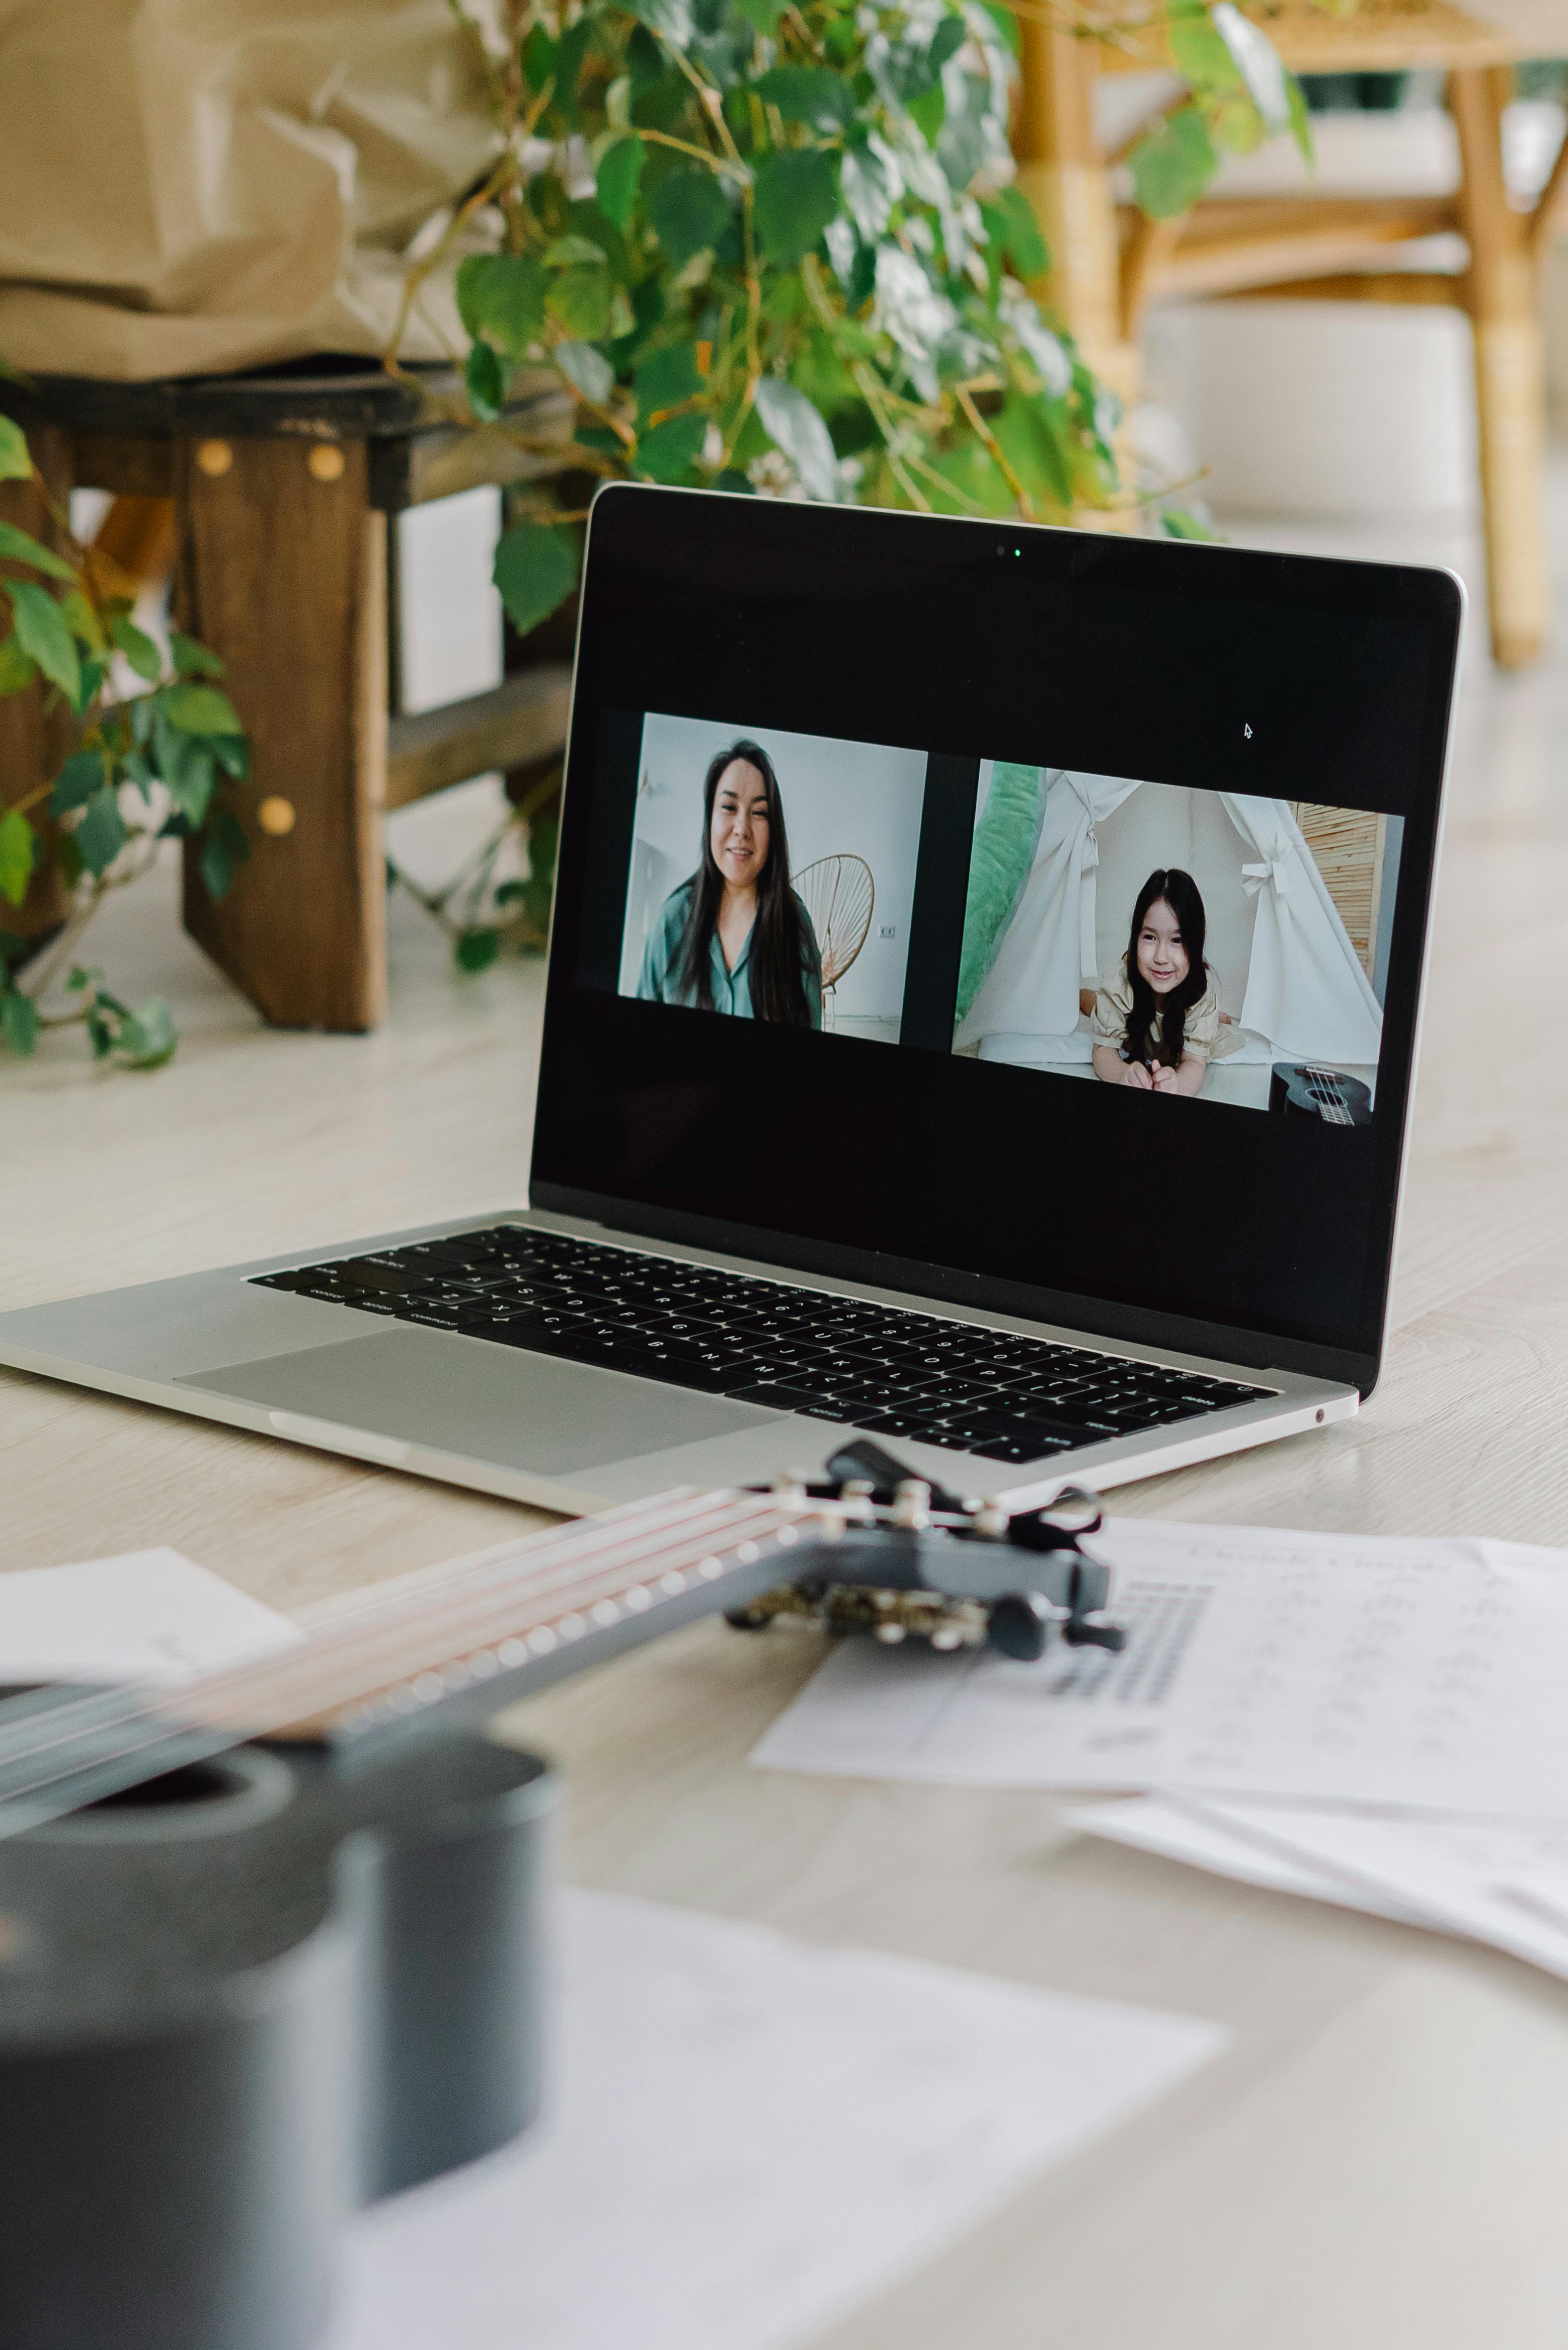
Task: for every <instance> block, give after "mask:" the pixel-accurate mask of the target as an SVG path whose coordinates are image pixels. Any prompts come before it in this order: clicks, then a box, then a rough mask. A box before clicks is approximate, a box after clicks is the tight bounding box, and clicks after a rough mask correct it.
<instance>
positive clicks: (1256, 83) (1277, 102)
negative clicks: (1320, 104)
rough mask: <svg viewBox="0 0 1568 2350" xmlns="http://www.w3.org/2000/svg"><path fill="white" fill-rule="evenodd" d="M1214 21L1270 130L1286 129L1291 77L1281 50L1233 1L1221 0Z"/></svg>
mask: <svg viewBox="0 0 1568 2350" xmlns="http://www.w3.org/2000/svg"><path fill="white" fill-rule="evenodd" d="M1212 22H1213V26H1214V31H1215V34H1216V35H1217V36H1218V38H1219V39H1220V41H1221V42H1222V43H1223V45H1224V47H1225V48H1226V50H1227V52H1228V53H1229V55H1230V57H1231V59H1232V60H1233V63H1234V66H1235V70H1236V72H1237V73H1238V74H1239V75H1240V77H1241V80H1242V81H1243V82H1244V83H1245V84H1246V86H1247V95H1248V97H1249V98H1250V99H1251V101H1252V103H1253V105H1254V106H1255V107H1256V108H1257V109H1258V111H1259V113H1260V114H1261V115H1262V118H1263V120H1264V121H1265V122H1266V123H1267V125H1268V127H1269V129H1270V130H1272V131H1279V130H1284V128H1285V126H1286V124H1287V123H1288V122H1289V120H1290V117H1291V99H1290V77H1289V75H1288V74H1287V73H1286V71H1285V68H1284V60H1283V59H1282V57H1281V56H1280V53H1279V51H1278V49H1276V48H1275V47H1274V45H1273V43H1272V41H1271V40H1270V38H1269V36H1268V35H1267V33H1265V32H1264V31H1263V29H1262V26H1259V25H1254V24H1252V23H1251V21H1250V20H1249V19H1248V18H1247V17H1245V16H1242V14H1241V10H1240V9H1239V8H1234V7H1232V6H1231V0H1219V5H1218V6H1217V7H1216V8H1215V9H1214V10H1213V13H1212Z"/></svg>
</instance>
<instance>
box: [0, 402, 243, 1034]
mask: <svg viewBox="0 0 1568 2350" xmlns="http://www.w3.org/2000/svg"><path fill="white" fill-rule="evenodd" d="M5 482H17V483H26V484H36V487H37V490H38V493H39V495H40V497H41V499H42V504H43V508H44V511H45V512H46V513H47V517H48V537H49V543H48V544H47V545H46V544H45V542H44V540H43V539H42V538H40V537H38V536H35V535H34V534H33V533H32V532H30V531H28V530H26V529H24V528H22V527H21V525H19V524H16V523H14V522H9V521H5V520H0V562H4V564H5V570H4V572H0V631H3V633H0V697H4V696H6V695H10V694H16V693H22V692H26V691H29V690H34V689H36V690H37V691H40V692H41V693H43V694H44V695H45V696H46V697H47V700H48V702H50V704H51V705H52V706H53V707H54V708H56V709H62V708H63V710H64V711H66V712H68V713H69V718H70V722H71V723H70V729H69V733H70V739H71V742H72V746H73V747H72V748H71V750H70V752H69V754H68V755H67V757H66V758H65V760H64V762H63V764H61V765H60V767H59V769H58V772H57V773H56V774H54V775H48V776H46V777H45V778H44V779H42V780H41V781H39V782H36V783H32V782H31V781H30V780H26V779H25V780H24V782H23V784H22V786H21V788H19V789H18V788H17V787H16V782H15V779H13V778H10V777H4V778H0V785H4V788H3V789H0V1042H3V1043H4V1044H5V1046H6V1047H7V1048H8V1049H9V1050H10V1051H11V1052H12V1053H13V1054H16V1055H28V1054H31V1053H32V1052H33V1051H35V1050H36V1045H37V1043H38V1038H39V1035H40V1034H41V1032H42V1031H43V1030H45V1029H47V1028H50V1027H75V1026H80V1027H81V1028H82V1029H83V1030H84V1032H85V1034H86V1035H87V1038H88V1043H89V1045H91V1048H92V1052H93V1055H94V1056H95V1058H97V1059H99V1060H104V1061H108V1060H112V1061H114V1062H116V1063H118V1064H119V1066H124V1067H130V1068H155V1067H157V1066H160V1065H161V1063H162V1062H164V1061H167V1060H168V1059H169V1057H170V1055H171V1054H172V1052H173V1051H174V1047H175V1043H176V1041H177V1040H176V1036H175V1032H174V1024H173V1021H172V1019H171V1015H170V1012H169V1007H168V1005H167V1004H166V1003H163V1001H162V1000H161V998H160V997H153V998H151V1000H150V1001H149V1002H147V1003H143V1004H140V1005H139V1006H138V1007H136V1008H135V1009H134V1010H132V1009H131V1008H130V1006H129V1005H127V1004H125V1003H122V1002H121V1001H120V1000H119V997H118V996H116V995H114V994H113V993H111V992H110V990H109V986H108V984H107V983H106V981H105V979H104V975H103V973H102V972H100V971H99V970H97V969H95V968H94V967H92V966H91V965H89V964H87V963H84V962H82V961H81V960H80V958H79V952H78V950H79V947H80V944H81V939H82V933H83V931H85V930H86V929H87V927H88V923H89V922H90V921H91V920H92V917H93V915H94V914H95V913H96V912H97V910H98V909H99V905H100V904H101V903H102V901H103V899H104V898H105V897H106V896H107V894H108V893H109V890H111V889H119V888H121V887H123V886H125V884H127V883H129V882H131V881H135V880H137V879H140V877H141V876H142V874H144V873H145V872H146V871H148V870H149V868H151V864H152V862H153V860H154V858H156V856H157V853H158V847H159V843H160V842H161V840H163V839H165V838H167V837H170V836H179V837H184V836H187V835H194V836H196V837H198V839H199V840H200V843H201V848H200V855H199V864H200V871H201V876H202V884H203V886H204V887H205V888H206V889H208V890H209V891H210V892H211V893H212V894H213V896H214V897H222V896H223V892H224V891H225V890H226V889H227V888H228V886H229V883H230V881H231V879H232V878H233V875H234V867H235V866H236V865H237V864H239V863H240V862H242V861H243V860H244V858H246V857H247V856H248V855H249V853H250V844H249V841H248V839H247V837H246V834H245V830H244V826H243V825H242V823H241V822H240V819H239V816H238V814H237V811H236V808H235V806H234V795H235V791H236V787H237V786H238V785H240V784H242V783H243V781H244V776H245V774H246V772H247V768H248V764H249V745H248V743H247V742H246V738H245V735H244V730H243V728H242V726H241V724H240V721H239V719H238V717H237V716H236V714H235V712H234V706H233V704H232V703H231V702H230V701H229V699H228V696H227V695H226V694H225V693H224V692H223V690H222V688H221V686H220V685H219V684H218V683H217V682H216V681H217V679H219V678H220V677H221V676H222V674H223V664H222V662H221V661H219V660H217V658H216V657H215V655H213V653H211V652H209V651H207V650H206V649H205V648H204V647H203V646H202V645H199V644H197V643H196V642H195V641H194V640H193V639H192V638H189V637H185V636H182V635H181V634H180V632H179V631H178V630H174V631H172V632H171V638H170V650H169V653H168V655H167V656H165V654H164V652H163V651H162V650H161V648H160V647H159V646H158V645H157V644H155V643H154V642H153V640H152V639H151V637H150V636H148V635H147V634H146V632H145V631H144V630H143V629H140V628H138V627H137V625H136V624H135V622H134V621H133V619H131V598H130V597H129V596H128V595H126V594H124V593H123V592H120V590H121V587H122V585H123V583H119V582H115V581H113V580H111V579H110V578H109V577H108V576H107V574H106V569H105V567H103V566H102V565H101V564H98V563H95V562H94V560H93V558H92V556H91V555H90V553H89V551H88V549H87V548H85V547H82V546H78V544H77V542H76V541H75V540H74V539H73V538H72V536H71V535H70V532H69V527H68V522H67V516H66V515H64V513H63V512H60V511H57V510H56V509H55V508H54V507H53V505H52V503H51V502H50V501H49V500H48V499H47V493H45V492H44V491H43V485H42V484H40V483H37V477H36V474H35V470H34V466H33V462H32V458H31V456H30V454H29V452H28V449H27V443H26V437H25V436H24V434H23V432H22V430H21V427H20V426H19V425H17V424H16V423H15V422H14V421H12V419H10V418H9V417H7V416H4V415H0V483H5ZM7 623H8V626H7V625H6V624H7ZM40 868H52V874H53V879H54V880H55V882H56V884H57V889H56V896H57V899H58V905H59V919H58V920H57V922H56V923H55V924H54V925H52V926H51V930H50V931H46V932H45V934H44V935H43V936H42V938H41V939H40V938H39V937H37V936H33V937H23V936H21V935H19V934H17V933H16V932H15V931H8V930H7V929H6V927H5V910H6V908H7V907H10V908H18V907H20V906H21V905H22V903H23V900H24V899H26V897H27V895H28V892H29V889H31V887H32V886H33V882H34V877H35V874H36V873H37V872H38V871H39V869H40Z"/></svg>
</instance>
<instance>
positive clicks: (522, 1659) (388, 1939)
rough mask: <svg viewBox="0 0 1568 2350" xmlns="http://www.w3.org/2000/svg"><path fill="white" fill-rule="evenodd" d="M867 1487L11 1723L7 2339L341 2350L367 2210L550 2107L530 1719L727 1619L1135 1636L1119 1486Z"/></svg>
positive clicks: (319, 1619)
mask: <svg viewBox="0 0 1568 2350" xmlns="http://www.w3.org/2000/svg"><path fill="white" fill-rule="evenodd" d="M832 1469H833V1471H836V1477H835V1479H834V1482H831V1483H827V1484H824V1485H820V1486H814V1487H811V1488H806V1487H803V1486H801V1485H799V1484H796V1483H794V1482H785V1481H781V1482H780V1483H779V1484H778V1485H777V1486H776V1487H775V1488H774V1490H772V1491H768V1492H695V1491H680V1492H670V1493H665V1494H662V1495H660V1496H659V1497H658V1498H657V1499H656V1500H653V1501H650V1502H643V1503H635V1504H633V1505H630V1506H628V1507H627V1508H623V1509H618V1510H613V1511H610V1512H607V1513H605V1514H604V1515H603V1516H599V1517H595V1518H589V1519H586V1520H583V1521H581V1522H579V1523H576V1524H572V1525H567V1526H563V1527H559V1528H553V1529H550V1530H548V1531H546V1532H545V1533H542V1534H535V1535H533V1536H530V1537H528V1538H527V1539H525V1540H524V1541H522V1542H520V1543H516V1544H509V1545H507V1546H506V1547H505V1548H504V1549H503V1550H500V1551H497V1552H491V1553H487V1554H485V1555H483V1556H481V1557H479V1558H476V1559H474V1560H472V1561H470V1562H468V1563H466V1564H464V1565H459V1566H457V1567H453V1568H444V1569H441V1570H439V1571H437V1572H435V1573H427V1574H422V1575H414V1576H410V1577H407V1578H404V1579H403V1580H401V1581H400V1582H398V1583H394V1584H390V1585H384V1586H381V1587H380V1588H379V1589H378V1590H372V1591H370V1592H369V1593H368V1594H366V1595H364V1596H361V1597H360V1598H358V1599H357V1600H355V1601H352V1602H349V1603H346V1604H334V1605H332V1606H330V1607H327V1608H325V1609H322V1610H317V1611H316V1614H315V1616H314V1617H313V1619H312V1620H311V1621H310V1624H309V1628H308V1630H307V1631H306V1637H305V1638H302V1639H299V1640H297V1641H294V1642H291V1643H290V1644H289V1645H288V1646H286V1647H280V1648H278V1649H276V1650H275V1651H273V1652H269V1653H268V1654H267V1655H265V1656H264V1657H262V1658H260V1659H253V1660H252V1661H251V1662H249V1663H247V1664H244V1665H243V1666H240V1667H238V1668H235V1669H231V1670H228V1671H226V1672H220V1673H216V1674H212V1675H208V1676H206V1677H205V1678H203V1679H200V1680H196V1681H192V1682H190V1683H187V1684H185V1685H184V1686H182V1688H180V1689H179V1690H176V1691H173V1692H170V1691H157V1692H152V1691H149V1690H122V1689H114V1690H62V1689H47V1690H28V1691H24V1692H19V1693H17V1694H16V1695H13V1696H11V1697H10V1698H9V1699H8V1700H5V1702H4V1703H0V1839H4V1840H3V1841H0V2297H3V2298H0V2310H3V2320H0V2340H3V2341H4V2343H5V2345H6V2350H307V2346H308V2345H310V2344H312V2343H314V2342H315V2341H316V2340H317V2338H318V2336H319V2334H320V2331H321V2328H322V2326H323V2324H324V2323H325V2320H326V2315H327V2305H328V2300H329V2293H330V2285H331V2276H332V2264H333V2256H334V2251H335V2247H336V2241H337V2235H338V2232H339V2230H340V2228H341V2226H342V2224H343V2222H344V2221H345V2220H347V2219H348V2216H349V2214H350V2213H351V2212H352V2211H353V2210H356V2209H357V2208H358V2207H359V2206H361V2205H362V2204H364V2203H365V2202H367V2201H369V2200H372V2199H376V2198H377V2197H379V2196H382V2195H386V2194H389V2193H391V2192H392V2191H394V2190H395V2189H399V2188H402V2187H407V2186H410V2185H412V2184H414V2183H415V2182H417V2181H419V2180H421V2179H426V2178H432V2177H434V2176H436V2175H437V2174H438V2173H440V2172H441V2171H444V2170H448V2169H451V2168H454V2167H455V2166H456V2165H458V2164H460V2163H463V2162H467V2161H471V2160H472V2159H473V2158H476V2157H477V2156H479V2155H482V2154H485V2153H488V2152H490V2151H492V2150H493V2148H495V2147H499V2146H502V2145H504V2144H505V2143H506V2141H507V2140H508V2139H510V2138H512V2137H515V2136H516V2135H517V2133H518V2132H519V2131H521V2130H523V2129H524V2128H525V2127H526V2126H528V2124H529V2123H530V2122H531V2121H532V2120H533V2118H534V2116H535V2112H536V2110H537V2106H538V2103H539V2050H540V2045H541V2041H542V2037H543V2035H542V2030H541V2012H540V2011H541V2000H542V1993H541V1981H542V1977H543V1972H544V1970H543V1967H542V1963H541V1942H542V1931H543V1914H544V1909H545V1887H546V1882H547V1877H548V1841H549V1815H550V1811H551V1807H552V1803H553V1797H554V1782H553V1780H552V1778H551V1775H550V1773H549V1772H548V1770H547V1768H546V1766H545V1764H544V1763H541V1762H539V1761H538V1760H537V1759H536V1758H535V1757H534V1756H531V1755H528V1754H524V1753H520V1752H514V1751H513V1750H511V1749H509V1748H506V1747H504V1746H501V1745H498V1744H495V1743H493V1742H491V1741H490V1740H489V1739H487V1738H486V1736H485V1735H484V1729H485V1725H486V1723H487V1722H488V1721H490V1719H491V1717H492V1716H493V1715H494V1714H495V1713H496V1712H497V1711H499V1710H500V1709H501V1708H502V1707H503V1706H504V1705H506V1704H508V1703H510V1702H512V1701H513V1700H515V1699H516V1698H518V1697H519V1696H523V1695H526V1694H528V1693H530V1692H531V1691H533V1690H538V1689H540V1688H543V1687H545V1685H546V1684H548V1683H549V1682H551V1681H553V1680H556V1679H560V1678H562V1677H563V1676H564V1675H566V1674H567V1673H570V1672H575V1671H577V1670H579V1669H581V1668H582V1667H583V1666H585V1665H587V1664H590V1663H593V1662H595V1661H597V1660H598V1659H603V1658H606V1657H608V1656H611V1655H613V1654H615V1653H616V1652H617V1651H618V1649H621V1648H627V1647H629V1646H631V1645H633V1644H634V1643H637V1642H639V1641H642V1640H646V1639H649V1638H653V1637H654V1636H655V1635H656V1634H658V1633H659V1632H662V1631H666V1630H673V1629H674V1628H675V1627H677V1626H679V1625H680V1624H682V1623H685V1622H687V1621H689V1620H690V1619H691V1618H692V1617H696V1616H699V1615H701V1614H705V1613H710V1612H713V1611H716V1610H720V1609H722V1610H724V1611H725V1612H727V1613H728V1614H729V1616H730V1617H731V1620H732V1621H734V1622H742V1623H746V1624H753V1625H758V1624H763V1623H765V1622H767V1621H768V1620H770V1619H771V1618H772V1617H774V1616H775V1615H778V1614H781V1613H785V1612H793V1613H797V1614H799V1613H805V1614H806V1615H807V1616H808V1617H813V1618H814V1619H815V1620H816V1621H819V1622H822V1623H825V1624H828V1625H831V1626H835V1627H840V1628H844V1627H850V1626H855V1625H859V1626H863V1627H867V1628H868V1629H870V1630H872V1631H873V1632H875V1633H876V1634H877V1635H878V1636H879V1637H880V1638H884V1639H888V1638H893V1639H897V1638H904V1637H925V1638H929V1639H930V1640H931V1641H932V1643H933V1645H936V1646H939V1647H961V1646H971V1645H974V1644H975V1643H977V1642H979V1641H983V1640H989V1641H991V1642H992V1643H993V1644H994V1645H996V1646H998V1647H1000V1648H1002V1649H1003V1650H1004V1651H1005V1652H1006V1653H1008V1654H1010V1655H1013V1656H1019V1657H1033V1656H1038V1655H1040V1654H1041V1653H1043V1651H1044V1647H1045V1645H1046V1643H1047V1641H1048V1640H1049V1639H1051V1638H1058V1637H1059V1638H1063V1639H1064V1640H1066V1641H1068V1642H1069V1643H1072V1644H1082V1643H1085V1642H1098V1643H1100V1644H1101V1645H1103V1646H1106V1647H1113V1648H1114V1647H1118V1646H1119V1645H1120V1638H1121V1636H1120V1634H1119V1632H1118V1631H1117V1630H1116V1627H1114V1626H1112V1625H1110V1624H1108V1623H1107V1622H1106V1620H1105V1618H1104V1616H1103V1613H1102V1611H1103V1609H1104V1607H1105V1605H1106V1599H1107V1597H1108V1586H1109V1574H1108V1570H1107V1569H1106V1567H1104V1566H1103V1565H1098V1564H1096V1562H1094V1561H1093V1560H1091V1559H1088V1558H1086V1557H1085V1556H1084V1555H1082V1554H1081V1553H1080V1552H1079V1550H1078V1548H1077V1537H1078V1534H1080V1533H1083V1532H1086V1531H1090V1530H1091V1529H1092V1527H1093V1526H1096V1525H1097V1524H1098V1523H1099V1520H1098V1517H1097V1514H1096V1505H1095V1504H1094V1503H1092V1502H1091V1501H1089V1500H1088V1499H1087V1497H1085V1496H1081V1495H1072V1496H1064V1497H1063V1499H1062V1500H1061V1501H1059V1502H1058V1503H1056V1504H1054V1506H1053V1508H1052V1509H1051V1510H1050V1511H1038V1512H1033V1513H1028V1514H1027V1515H1025V1516H1023V1517H1019V1518H1014V1519H1012V1521H1009V1520H1008V1519H1007V1518H1006V1517H1005V1515H1004V1514H1003V1513H1002V1512H1000V1511H999V1510H995V1509H991V1510H987V1509H985V1508H976V1507H975V1506H974V1505H967V1504H963V1503H959V1502H958V1501H956V1500H955V1499H954V1498H953V1497H952V1496H950V1495H947V1494H943V1493H940V1492H938V1493H935V1494H933V1493H932V1492H930V1490H929V1488H927V1487H926V1486H924V1485H918V1484H914V1483H909V1482H895V1481H898V1480H901V1479H902V1476H903V1472H902V1471H901V1469H900V1468H899V1467H898V1463H897V1462H894V1461H890V1460H889V1459H888V1456H886V1455H884V1454H881V1453H879V1452H878V1451H877V1450H876V1449H875V1448H874V1447H871V1446H869V1445H865V1444H862V1445H852V1446H850V1447H849V1448H847V1450H846V1452H845V1453H844V1454H842V1455H840V1456H837V1458H836V1461H835V1462H834V1463H833V1464H832ZM432 2350H435V2345H432ZM519 2350H524V2345H519Z"/></svg>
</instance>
